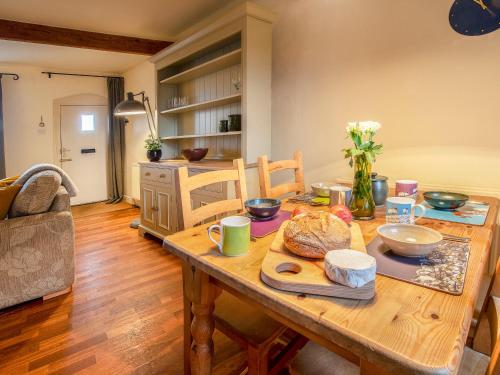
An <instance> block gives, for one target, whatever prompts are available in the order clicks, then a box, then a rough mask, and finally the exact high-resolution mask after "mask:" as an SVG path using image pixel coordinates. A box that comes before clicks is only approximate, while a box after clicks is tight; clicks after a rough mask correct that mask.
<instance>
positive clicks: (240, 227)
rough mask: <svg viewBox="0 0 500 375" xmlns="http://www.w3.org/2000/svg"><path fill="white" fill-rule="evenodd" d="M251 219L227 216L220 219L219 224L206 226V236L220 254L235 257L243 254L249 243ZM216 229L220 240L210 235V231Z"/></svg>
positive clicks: (246, 250)
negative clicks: (219, 234)
mask: <svg viewBox="0 0 500 375" xmlns="http://www.w3.org/2000/svg"><path fill="white" fill-rule="evenodd" d="M250 223H251V220H250V219H249V218H248V217H245V216H229V217H226V218H224V219H222V220H221V221H220V224H214V225H211V226H210V227H209V228H208V237H209V238H210V240H211V241H212V242H213V243H214V244H216V245H217V247H218V248H219V251H220V252H221V254H222V255H225V256H228V257H236V256H240V255H245V254H246V253H247V252H248V247H249V245H250ZM215 229H218V230H219V233H221V237H220V242H217V241H216V240H215V239H214V238H213V237H212V232H213V231H214V230H215Z"/></svg>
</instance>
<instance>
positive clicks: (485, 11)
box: [450, 0, 500, 35]
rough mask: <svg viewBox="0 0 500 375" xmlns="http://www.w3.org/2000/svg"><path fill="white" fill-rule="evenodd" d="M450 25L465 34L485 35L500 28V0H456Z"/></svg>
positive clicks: (451, 11) (451, 12) (452, 7)
mask: <svg viewBox="0 0 500 375" xmlns="http://www.w3.org/2000/svg"><path fill="white" fill-rule="evenodd" d="M450 25H451V27H452V28H453V30H455V31H456V32H457V33H460V34H463V35H483V34H487V33H491V32H492V31H495V30H497V29H498V28H500V0H455V2H454V3H453V5H452V6H451V9H450Z"/></svg>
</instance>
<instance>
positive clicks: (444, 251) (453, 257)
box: [367, 236, 470, 295]
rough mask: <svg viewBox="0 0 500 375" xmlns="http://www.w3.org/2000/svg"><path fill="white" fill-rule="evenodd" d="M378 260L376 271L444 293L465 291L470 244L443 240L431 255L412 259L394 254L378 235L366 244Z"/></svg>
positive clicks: (370, 252) (455, 293)
mask: <svg viewBox="0 0 500 375" xmlns="http://www.w3.org/2000/svg"><path fill="white" fill-rule="evenodd" d="M367 251H368V254H370V255H371V256H373V257H375V259H376V260H377V273H378V274H380V275H384V276H388V277H392V278H394V279H398V280H402V281H406V282H409V283H411V284H416V285H421V286H424V287H427V288H430V289H435V290H439V291H442V292H445V293H449V294H454V295H460V294H462V292H463V288H464V281H465V274H466V272H467V264H468V262H469V252H470V243H464V242H458V241H447V240H445V241H441V242H440V243H439V244H438V246H437V247H436V249H435V250H434V251H433V252H432V253H430V254H429V255H427V256H425V257H421V258H409V257H403V256H400V255H397V254H396V253H393V252H392V251H391V250H390V249H389V248H388V247H387V246H385V244H384V243H383V242H382V239H381V238H380V237H379V236H377V237H375V238H374V239H373V240H372V241H371V242H370V243H369V244H368V246H367Z"/></svg>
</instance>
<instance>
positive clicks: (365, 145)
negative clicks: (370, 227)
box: [343, 121, 382, 220]
mask: <svg viewBox="0 0 500 375" xmlns="http://www.w3.org/2000/svg"><path fill="white" fill-rule="evenodd" d="M379 129H380V124H379V123H378V122H374V121H360V122H350V123H349V124H348V125H347V128H346V131H347V135H348V137H349V138H351V140H352V141H353V143H354V147H352V148H346V149H344V150H343V151H344V157H345V158H346V159H349V165H350V166H351V167H354V181H353V184H352V194H351V200H350V201H349V209H350V210H351V212H352V216H353V217H354V218H355V219H358V220H370V219H373V218H374V214H375V202H374V200H373V195H372V182H371V172H372V164H373V163H374V162H375V159H376V157H377V155H380V154H381V153H382V145H381V144H379V145H377V144H375V141H374V140H373V138H374V137H375V134H376V133H377V131H378V130H379Z"/></svg>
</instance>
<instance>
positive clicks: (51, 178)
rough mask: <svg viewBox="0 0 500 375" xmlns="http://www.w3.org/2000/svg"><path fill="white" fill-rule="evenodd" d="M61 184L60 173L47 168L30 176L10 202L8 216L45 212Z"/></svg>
mask: <svg viewBox="0 0 500 375" xmlns="http://www.w3.org/2000/svg"><path fill="white" fill-rule="evenodd" d="M59 186H61V175H60V174H59V173H57V172H55V171H52V170H47V171H43V172H38V173H36V174H34V175H33V176H31V177H30V178H29V179H28V180H27V181H26V182H25V183H24V185H23V186H22V188H21V191H19V193H18V194H17V196H16V198H15V200H14V203H13V204H12V206H11V208H10V211H9V217H19V216H26V215H35V214H40V213H43V212H47V211H48V210H49V208H50V206H51V205H52V201H53V200H54V197H55V196H56V194H57V191H58V189H59Z"/></svg>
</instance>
